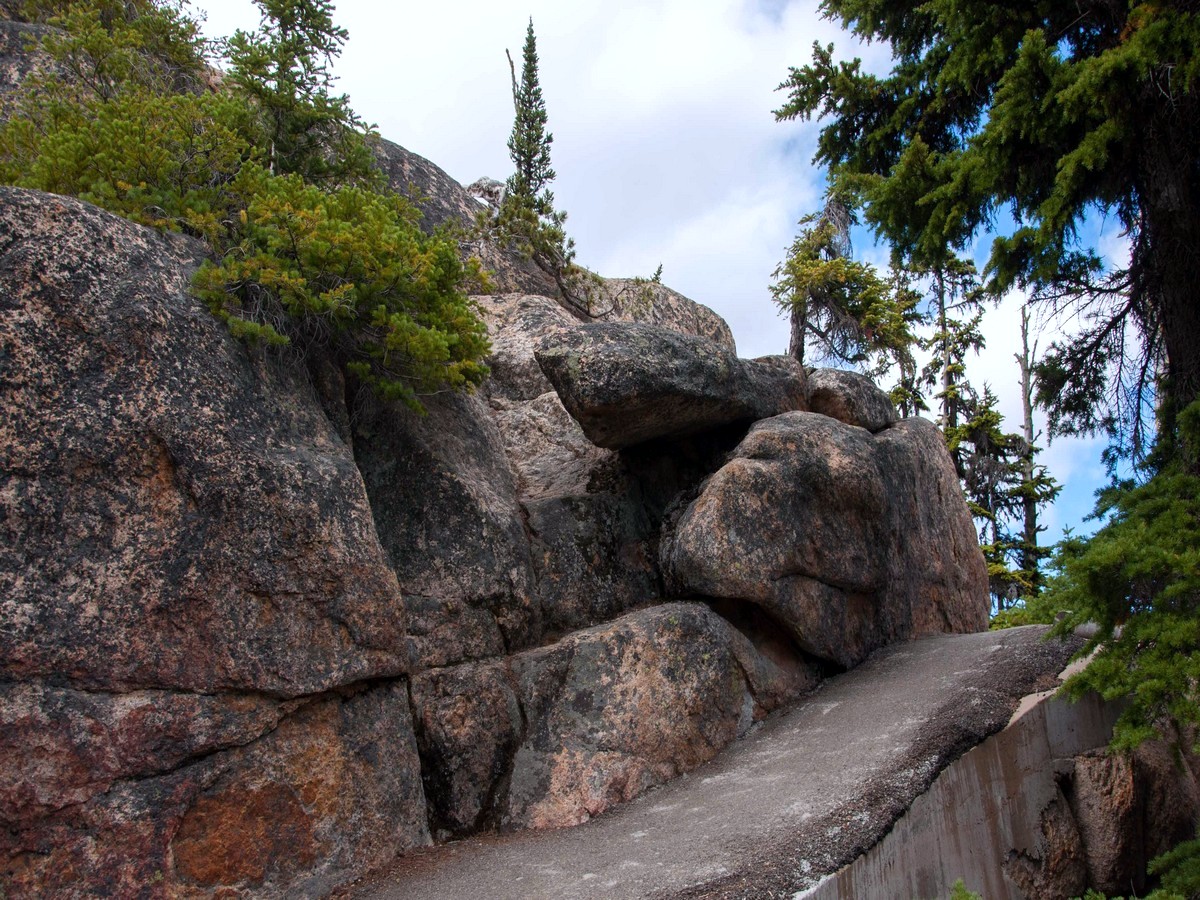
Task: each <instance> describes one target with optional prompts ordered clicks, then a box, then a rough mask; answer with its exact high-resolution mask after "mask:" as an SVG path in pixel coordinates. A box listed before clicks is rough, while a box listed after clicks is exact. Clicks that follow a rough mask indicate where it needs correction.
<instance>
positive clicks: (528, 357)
mask: <svg viewBox="0 0 1200 900" xmlns="http://www.w3.org/2000/svg"><path fill="white" fill-rule="evenodd" d="M474 299H475V302H476V303H477V304H478V305H479V309H480V311H481V313H482V314H483V320H484V322H486V323H487V328H488V339H489V340H490V341H491V342H492V354H491V356H490V357H488V368H489V369H490V370H491V376H490V377H489V378H488V380H487V384H486V386H485V390H486V391H487V394H488V396H489V397H491V398H497V397H499V398H504V399H505V400H509V401H527V400H535V399H537V398H538V397H540V396H541V395H542V394H545V393H546V392H547V391H552V390H554V387H553V386H552V385H551V384H550V382H549V381H548V380H547V379H546V376H545V375H543V374H542V370H541V367H540V366H539V365H538V363H537V360H536V359H534V351H535V350H537V347H538V344H539V343H540V342H541V341H542V339H543V338H544V337H545V336H546V335H548V334H554V333H556V332H558V331H561V330H563V329H569V328H573V327H575V326H577V325H579V324H580V322H579V320H578V319H577V318H575V317H574V316H573V315H571V314H570V313H569V312H567V310H566V309H564V308H563V307H562V306H561V305H560V304H559V303H557V302H555V301H554V300H552V299H551V298H549V297H541V296H535V295H532V294H497V295H493V296H491V297H475V298H474Z"/></svg>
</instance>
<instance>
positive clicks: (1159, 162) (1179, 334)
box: [1134, 85, 1200, 468]
mask: <svg viewBox="0 0 1200 900" xmlns="http://www.w3.org/2000/svg"><path fill="white" fill-rule="evenodd" d="M1155 86H1156V87H1159V88H1161V85H1155ZM1160 93H1161V91H1160ZM1147 99H1148V100H1152V101H1157V102H1156V103H1155V105H1156V106H1157V107H1158V109H1157V110H1156V113H1155V115H1153V116H1152V117H1148V122H1147V128H1146V134H1145V137H1144V139H1143V147H1144V155H1143V157H1142V159H1141V169H1142V172H1141V174H1142V179H1141V183H1140V184H1139V188H1140V189H1141V195H1142V196H1141V200H1142V204H1143V207H1142V213H1143V225H1142V227H1143V229H1144V232H1145V234H1144V236H1143V239H1142V240H1141V241H1139V242H1138V244H1139V245H1140V246H1138V247H1137V249H1140V250H1141V251H1142V252H1141V253H1140V254H1138V257H1139V258H1136V259H1135V260H1134V264H1135V265H1138V264H1140V265H1141V266H1142V267H1144V273H1143V279H1144V284H1145V288H1146V289H1147V291H1148V292H1149V294H1150V299H1151V302H1152V303H1154V304H1155V306H1156V308H1157V312H1158V320H1159V321H1158V323H1157V325H1158V327H1159V328H1160V329H1161V335H1162V347H1163V350H1164V351H1165V356H1166V359H1165V374H1166V376H1167V380H1166V384H1165V391H1162V392H1160V396H1159V406H1160V413H1161V414H1162V416H1161V419H1160V422H1159V427H1160V429H1162V430H1161V431H1160V434H1161V435H1163V436H1169V435H1173V434H1174V432H1175V425H1176V422H1175V418H1176V416H1177V414H1178V413H1179V412H1181V411H1182V410H1183V409H1185V408H1186V407H1187V406H1188V405H1189V404H1191V403H1192V402H1194V401H1195V400H1197V399H1200V288H1198V285H1197V279H1196V263H1195V258H1196V248H1197V247H1198V246H1200V167H1197V165H1196V163H1195V154H1196V147H1197V146H1200V100H1198V99H1197V98H1196V97H1195V96H1194V95H1192V94H1180V93H1177V92H1169V99H1170V101H1171V102H1170V103H1168V104H1164V103H1163V102H1162V98H1161V97H1150V98H1147ZM1135 253H1136V250H1135ZM1182 449H1183V450H1184V451H1185V452H1190V455H1191V459H1192V460H1193V461H1195V460H1196V458H1197V451H1198V450H1200V448H1196V447H1192V448H1186V447H1185V448H1182ZM1196 467H1197V466H1196V463H1195V462H1193V468H1196Z"/></svg>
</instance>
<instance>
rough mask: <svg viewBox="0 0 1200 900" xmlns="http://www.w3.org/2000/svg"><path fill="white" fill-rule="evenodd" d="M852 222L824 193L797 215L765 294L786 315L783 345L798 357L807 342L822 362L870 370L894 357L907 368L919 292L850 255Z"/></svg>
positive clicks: (882, 368)
mask: <svg viewBox="0 0 1200 900" xmlns="http://www.w3.org/2000/svg"><path fill="white" fill-rule="evenodd" d="M851 222H852V215H851V212H850V210H849V208H848V207H847V206H846V205H845V204H844V203H843V202H842V201H841V200H840V199H838V198H836V197H833V196H831V197H829V198H827V201H826V204H825V207H824V209H823V210H822V212H820V213H812V214H809V215H807V216H805V217H804V218H802V219H801V220H800V226H801V227H800V233H799V234H798V235H797V236H796V239H795V240H794V241H793V242H792V245H791V247H790V248H789V249H788V253H787V257H786V258H785V259H784V261H783V262H781V263H780V264H779V265H778V266H777V267H776V269H775V272H774V282H773V284H772V285H771V294H772V296H773V297H774V298H775V302H776V303H778V304H779V306H780V307H781V308H783V309H784V310H786V311H787V312H788V314H789V318H790V321H791V347H790V350H789V352H790V353H791V355H792V356H793V357H794V358H795V359H797V360H798V361H800V362H804V361H805V358H806V354H807V348H808V347H809V346H810V345H811V346H812V348H813V349H814V350H815V351H816V352H817V353H818V354H819V356H820V359H821V360H823V361H826V362H831V363H833V364H834V365H835V366H855V367H858V368H860V369H864V370H866V371H867V372H868V374H870V375H872V376H876V377H879V376H881V375H882V374H883V373H886V372H887V371H889V370H890V369H891V368H892V367H894V366H895V365H896V364H897V363H899V364H900V368H901V370H902V371H905V370H906V369H907V370H911V369H912V368H913V366H914V365H915V364H914V363H913V360H912V352H911V351H912V347H913V346H914V345H915V343H916V335H915V333H914V330H913V329H914V328H915V327H916V325H917V324H918V323H919V321H920V318H921V317H920V314H919V312H918V311H917V309H916V304H917V299H918V298H917V297H916V295H914V294H913V292H912V291H911V290H909V289H908V285H907V283H906V282H905V281H904V280H903V279H900V278H896V277H884V276H883V275H881V274H880V273H879V272H878V271H877V270H876V269H875V267H874V266H871V265H868V264H866V263H863V262H859V261H857V260H855V259H853V258H852V255H851V247H850V241H849V226H850V224H851ZM892 274H893V276H894V275H895V273H892Z"/></svg>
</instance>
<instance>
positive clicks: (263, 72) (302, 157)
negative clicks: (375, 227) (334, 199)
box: [226, 0, 378, 184]
mask: <svg viewBox="0 0 1200 900" xmlns="http://www.w3.org/2000/svg"><path fill="white" fill-rule="evenodd" d="M254 2H255V5H256V6H258V8H259V10H260V11H261V13H262V22H261V23H260V25H259V27H258V29H257V30H255V31H253V32H247V31H237V32H235V33H234V35H233V37H231V38H230V39H229V40H228V42H227V45H226V53H227V55H228V57H229V62H230V70H229V80H230V83H231V85H232V86H233V87H234V88H235V89H236V90H237V91H239V92H240V93H242V94H243V95H244V96H245V97H247V98H248V99H249V100H250V101H251V104H252V107H253V108H254V109H255V110H256V111H257V113H258V116H257V122H258V125H259V128H260V133H259V136H258V140H257V141H256V144H257V145H258V146H260V147H263V148H265V150H266V162H267V168H268V170H269V171H270V172H271V174H296V175H300V176H302V177H303V178H304V179H305V180H306V181H308V182H311V183H334V184H338V183H344V182H346V181H360V182H361V181H364V180H365V181H367V182H371V181H373V180H374V179H376V178H378V173H377V171H376V169H375V166H374V158H373V156H372V155H371V151H370V148H369V147H368V146H367V141H366V138H365V136H364V131H366V130H367V129H365V126H364V125H363V123H362V120H361V119H359V117H358V116H357V115H356V114H355V113H354V111H353V110H352V109H351V107H350V99H349V97H347V96H346V95H345V94H342V95H337V96H335V95H332V94H330V88H331V87H332V84H333V77H332V75H331V74H330V71H329V66H330V64H331V63H332V61H333V60H334V59H335V58H336V57H337V56H339V55H340V54H341V49H342V46H343V45H344V44H345V42H346V38H347V37H348V33H347V32H346V30H345V29H344V28H339V27H337V26H336V25H334V23H333V4H332V3H331V2H329V0H254Z"/></svg>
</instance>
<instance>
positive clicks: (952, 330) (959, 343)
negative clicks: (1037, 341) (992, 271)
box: [907, 254, 984, 475]
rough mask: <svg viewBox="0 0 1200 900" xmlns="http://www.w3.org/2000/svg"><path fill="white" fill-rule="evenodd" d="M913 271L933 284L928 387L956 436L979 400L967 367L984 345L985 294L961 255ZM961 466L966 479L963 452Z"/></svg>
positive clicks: (944, 424)
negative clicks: (967, 376)
mask: <svg viewBox="0 0 1200 900" xmlns="http://www.w3.org/2000/svg"><path fill="white" fill-rule="evenodd" d="M907 268H908V271H909V272H910V274H911V276H912V277H914V278H921V279H923V280H925V281H926V283H927V284H928V285H929V288H928V290H929V304H930V307H931V310H930V318H931V319H932V320H933V324H934V333H933V334H932V335H931V336H930V337H929V338H928V339H927V340H926V341H925V349H926V350H929V351H932V353H933V357H932V359H931V360H930V362H929V363H928V364H927V365H926V366H925V369H924V371H923V373H922V374H923V375H924V378H925V383H926V384H927V385H928V386H929V387H931V388H936V393H935V394H934V397H935V398H936V399H937V401H938V426H939V427H940V428H941V429H942V431H943V432H945V433H947V434H950V433H952V432H953V431H954V429H956V428H957V427H958V425H959V421H960V419H961V418H962V416H963V415H964V414H965V413H966V412H968V410H969V408H970V406H971V404H972V403H973V400H974V398H973V397H972V395H971V391H970V386H969V385H968V384H967V383H966V364H967V356H968V354H970V353H978V352H979V351H980V350H981V349H983V346H984V338H983V334H982V333H981V332H980V330H979V323H980V322H981V321H982V320H983V291H982V289H981V287H980V285H979V280H978V278H977V277H976V274H975V266H974V265H972V264H971V263H970V262H967V261H966V260H962V259H958V258H957V257H953V256H949V255H946V254H939V259H938V261H937V262H936V263H933V264H931V265H920V264H916V263H909V264H908V267H907ZM955 464H956V465H957V466H958V467H959V474H960V475H961V474H962V463H961V460H960V459H959V457H958V455H957V454H955Z"/></svg>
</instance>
